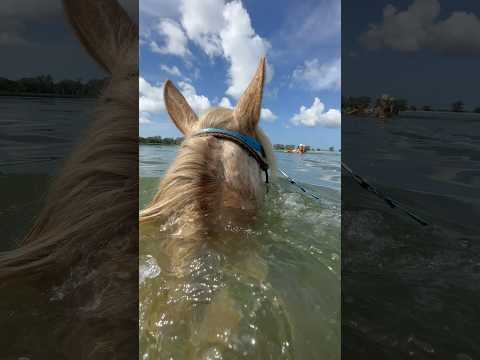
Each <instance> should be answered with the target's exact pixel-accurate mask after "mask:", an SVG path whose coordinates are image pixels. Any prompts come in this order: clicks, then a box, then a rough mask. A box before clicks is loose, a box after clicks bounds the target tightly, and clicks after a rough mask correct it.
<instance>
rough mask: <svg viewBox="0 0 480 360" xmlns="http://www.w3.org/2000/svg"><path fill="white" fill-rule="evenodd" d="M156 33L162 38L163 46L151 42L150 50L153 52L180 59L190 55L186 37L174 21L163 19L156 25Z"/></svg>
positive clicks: (153, 41)
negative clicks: (175, 56) (176, 56)
mask: <svg viewBox="0 0 480 360" xmlns="http://www.w3.org/2000/svg"><path fill="white" fill-rule="evenodd" d="M156 31H157V33H158V34H159V35H160V37H161V38H162V42H163V45H158V43H157V42H156V41H155V40H151V41H150V49H151V50H152V51H153V52H156V53H159V54H171V55H178V56H181V57H185V56H187V55H190V51H189V50H188V39H187V36H186V35H185V32H184V31H183V29H182V28H181V26H180V24H178V23H177V22H176V21H173V20H170V19H163V20H161V21H160V22H159V23H158V25H157V27H156Z"/></svg>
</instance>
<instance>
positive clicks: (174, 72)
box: [160, 64, 182, 77]
mask: <svg viewBox="0 0 480 360" xmlns="http://www.w3.org/2000/svg"><path fill="white" fill-rule="evenodd" d="M160 69H162V70H163V71H165V72H166V73H167V74H169V75H172V76H178V77H181V76H182V72H181V71H180V69H179V68H178V67H176V66H175V65H174V66H168V65H165V64H162V65H160Z"/></svg>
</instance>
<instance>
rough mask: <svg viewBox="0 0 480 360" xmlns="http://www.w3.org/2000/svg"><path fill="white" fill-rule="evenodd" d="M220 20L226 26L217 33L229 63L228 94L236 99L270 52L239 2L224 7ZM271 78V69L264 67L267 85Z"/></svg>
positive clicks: (268, 45)
mask: <svg viewBox="0 0 480 360" xmlns="http://www.w3.org/2000/svg"><path fill="white" fill-rule="evenodd" d="M223 17H224V19H225V22H226V25H225V27H224V28H223V29H222V30H221V31H220V39H221V42H222V49H223V54H224V56H225V58H226V59H227V60H228V61H229V62H230V68H229V71H228V80H229V87H228V89H227V94H228V95H230V96H233V97H234V98H239V97H240V95H241V94H242V93H243V91H244V90H245V89H246V88H247V86H248V84H249V82H250V80H251V78H252V76H253V74H254V73H255V70H256V68H257V66H258V61H259V59H260V57H261V56H262V55H265V54H266V52H267V50H268V49H269V48H270V44H269V43H268V41H266V40H264V39H262V38H261V37H260V36H259V35H257V34H256V33H255V31H254V30H253V28H252V24H251V21H250V16H249V15H248V12H247V11H246V10H245V8H244V7H243V5H242V3H241V2H240V1H232V2H230V3H227V4H225V7H224V9H223ZM272 76H273V68H272V67H271V66H270V65H268V66H267V81H269V80H271V78H272Z"/></svg>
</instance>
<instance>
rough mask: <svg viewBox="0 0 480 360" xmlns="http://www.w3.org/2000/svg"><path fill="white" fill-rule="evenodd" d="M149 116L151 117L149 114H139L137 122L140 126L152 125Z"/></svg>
mask: <svg viewBox="0 0 480 360" xmlns="http://www.w3.org/2000/svg"><path fill="white" fill-rule="evenodd" d="M151 116H152V115H150V114H149V113H146V112H141V113H140V117H139V119H138V121H139V123H140V124H143V125H145V124H151V123H152V118H151Z"/></svg>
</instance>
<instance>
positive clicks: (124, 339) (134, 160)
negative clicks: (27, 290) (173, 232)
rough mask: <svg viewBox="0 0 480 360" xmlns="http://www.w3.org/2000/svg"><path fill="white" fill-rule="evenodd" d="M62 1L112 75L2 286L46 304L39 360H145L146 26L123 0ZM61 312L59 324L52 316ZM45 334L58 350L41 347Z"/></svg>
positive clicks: (2, 261) (36, 346)
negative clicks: (142, 59) (142, 166)
mask: <svg viewBox="0 0 480 360" xmlns="http://www.w3.org/2000/svg"><path fill="white" fill-rule="evenodd" d="M63 4H64V8H65V13H66V16H67V17H68V19H69V20H70V23H71V24H72V26H73V28H74V29H75V33H76V36H77V38H78V39H79V40H80V42H81V43H82V45H83V46H84V48H85V49H86V50H87V51H88V52H89V54H90V55H91V57H92V58H93V59H95V61H96V62H97V63H98V64H99V65H100V66H101V67H102V68H103V69H104V70H106V71H107V72H108V73H109V75H110V76H111V78H110V81H109V84H108V85H107V86H106V88H105V89H104V91H103V93H102V95H101V96H100V98H99V99H98V101H97V106H96V108H95V112H94V120H93V122H92V125H91V127H90V129H89V131H88V133H87V134H86V135H85V137H84V140H83V141H82V142H81V143H79V144H78V146H77V147H76V149H75V150H74V152H73V154H72V155H71V156H70V158H69V159H67V160H66V162H65V165H64V168H63V169H62V171H61V172H60V173H59V175H58V176H57V177H56V179H55V182H54V183H53V184H52V187H51V189H50V191H49V194H48V197H47V200H46V205H45V207H44V208H43V210H42V211H41V213H40V215H39V216H38V218H37V219H36V222H35V224H34V225H33V227H32V228H31V230H30V231H29V232H28V234H27V235H26V236H25V238H24V239H23V240H22V241H21V242H20V244H19V247H18V248H17V249H14V250H11V251H8V252H4V253H1V254H0V286H1V287H2V289H3V290H4V291H5V290H6V289H7V288H8V289H15V288H18V287H19V286H30V287H33V288H38V289H39V290H38V294H41V296H39V297H38V298H36V299H32V300H30V299H19V300H17V303H21V302H22V301H31V302H32V304H33V305H35V306H36V305H37V304H39V303H41V304H43V305H42V306H44V307H42V308H41V309H40V310H39V311H40V312H41V314H40V315H42V316H43V320H42V321H45V322H46V323H47V325H45V326H46V328H50V330H51V331H45V335H43V334H41V332H38V333H35V335H34V336H30V338H29V340H28V342H29V346H30V348H29V351H30V353H31V355H32V357H33V358H47V356H48V358H57V356H59V357H60V358H68V359H132V358H134V357H136V356H138V345H137V334H138V333H137V326H138V320H137V313H138V303H137V300H136V296H134V295H135V294H137V293H138V280H137V274H138V263H137V261H136V260H135V259H137V258H138V210H137V209H138V205H137V204H138V182H137V181H138V180H137V179H138V28H137V25H136V24H135V23H133V22H132V21H131V19H130V18H129V16H128V15H127V13H126V12H125V11H124V10H123V8H121V7H120V5H119V4H118V3H117V2H116V1H115V0H84V1H76V0H64V1H63ZM22 284H24V285H22ZM52 289H53V290H52ZM11 291H14V290H11ZM52 291H53V294H52ZM42 296H43V297H45V299H43V298H42ZM58 312H60V313H61V314H63V315H62V316H61V318H55V316H54V315H51V314H57V316H58ZM25 316H27V315H25ZM49 316H52V317H53V319H50V318H49ZM18 326H19V328H21V327H22V326H21V325H18ZM27 327H28V325H27ZM54 330H55V331H54ZM29 334H30V333H29ZM47 334H48V336H50V337H54V338H55V340H54V341H55V344H56V347H55V348H54V349H52V348H48V347H45V346H43V344H42V340H41V339H42V336H44V337H45V336H47ZM30 335H31V334H30ZM37 336H38V337H39V338H40V340H39V339H37ZM52 353H53V354H56V355H52ZM15 355H19V354H18V353H16V354H15ZM12 356H13V354H12Z"/></svg>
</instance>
